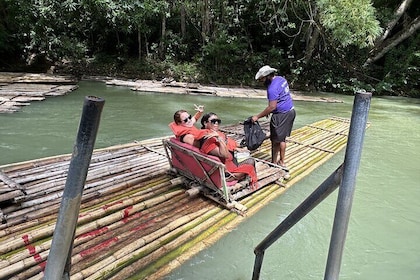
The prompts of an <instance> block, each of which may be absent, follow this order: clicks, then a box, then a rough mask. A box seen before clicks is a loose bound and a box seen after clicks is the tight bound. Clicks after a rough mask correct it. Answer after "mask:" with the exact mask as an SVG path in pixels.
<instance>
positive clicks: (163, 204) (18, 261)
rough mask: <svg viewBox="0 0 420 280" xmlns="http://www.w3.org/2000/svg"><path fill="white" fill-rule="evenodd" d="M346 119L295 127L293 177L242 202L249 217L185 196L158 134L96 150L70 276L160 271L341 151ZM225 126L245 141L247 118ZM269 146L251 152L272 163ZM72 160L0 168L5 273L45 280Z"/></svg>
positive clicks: (1, 273)
mask: <svg viewBox="0 0 420 280" xmlns="http://www.w3.org/2000/svg"><path fill="white" fill-rule="evenodd" d="M262 125H263V127H264V129H268V123H264V122H263V123H262ZM349 126H350V121H349V120H348V119H342V118H335V117H332V118H330V119H325V120H322V121H319V122H316V123H314V124H311V125H308V126H305V127H302V128H300V129H296V130H294V131H293V132H292V135H291V137H290V138H289V139H288V142H289V144H288V150H287V158H288V167H289V168H290V170H291V174H292V177H291V179H290V180H288V181H286V182H282V183H270V184H268V185H267V186H266V187H265V188H263V189H262V190H261V191H258V192H256V193H254V194H252V195H251V196H249V197H247V198H245V199H244V200H242V201H241V203H243V204H244V205H246V206H247V207H248V211H247V213H246V215H245V216H241V215H238V214H237V213H235V212H230V211H228V210H226V209H223V208H221V207H220V206H218V205H216V204H215V203H214V202H212V201H210V200H206V199H205V198H203V197H201V196H197V197H189V196H188V195H187V194H186V192H185V185H184V181H183V180H182V178H180V177H173V176H171V175H169V173H168V169H169V164H168V160H167V158H166V154H165V152H164V148H163V146H162V138H159V139H150V140H147V141H141V142H133V143H128V144H125V145H119V146H113V147H109V148H105V149H97V150H95V151H94V154H93V156H92V160H91V164H90V167H89V171H88V175H87V181H86V184H85V188H84V192H83V197H82V202H81V208H80V214H79V219H78V225H77V229H76V235H75V240H74V249H73V251H72V270H71V279H72V280H75V279H119V280H120V279H127V278H130V277H134V278H135V279H161V278H163V277H164V276H165V275H167V274H168V273H170V272H171V271H172V270H173V269H174V268H176V267H178V266H179V265H181V264H182V263H183V262H184V261H185V260H187V259H188V258H190V257H191V256H193V255H194V254H196V253H197V252H199V251H200V250H202V249H204V248H206V247H208V246H210V245H211V244H213V243H214V242H216V241H217V240H218V239H220V238H221V237H222V236H223V235H225V234H228V233H229V232H230V231H231V230H233V229H234V228H235V227H236V226H237V225H238V224H239V223H241V222H243V221H244V220H246V218H247V217H248V216H250V215H252V214H254V213H255V212H257V211H258V210H259V209H261V208H262V207H263V206H264V205H265V204H266V203H268V202H269V201H270V200H272V199H274V198H275V197H277V196H279V195H280V194H282V193H283V192H284V191H285V190H286V189H287V188H289V187H291V186H292V185H293V184H294V183H296V182H297V181H299V180H300V179H301V178H303V177H304V176H306V175H308V174H309V173H310V172H311V171H313V170H314V169H315V168H317V167H318V166H320V165H321V164H323V163H324V162H326V161H327V160H328V159H330V158H331V157H332V156H334V155H335V154H336V153H337V152H339V151H340V150H342V149H343V148H344V147H345V145H346V143H347V133H348V130H349ZM223 129H224V131H226V132H228V134H230V135H231V136H233V137H235V139H237V140H240V139H242V136H243V135H242V131H243V129H242V126H241V125H233V126H229V127H227V126H225V127H224V128H223ZM270 146H271V144H270V141H269V140H266V141H265V142H264V144H263V145H262V146H261V147H260V148H259V149H258V150H256V151H255V152H253V154H252V155H253V156H254V157H257V158H260V159H265V160H270V153H271V152H270ZM70 159H71V155H60V156H55V157H49V158H44V159H38V160H32V161H28V162H22V163H16V164H10V165H4V166H0V218H1V220H2V223H1V224H0V256H1V257H0V279H42V277H43V269H44V268H45V265H46V259H47V257H48V253H49V249H50V246H51V241H52V235H53V231H54V228H55V223H56V219H57V214H58V209H59V205H60V201H61V196H62V192H63V188H64V185H65V181H66V175H67V172H68V167H69V163H70ZM257 173H258V169H257ZM259 179H260V178H259ZM314 187H315V186H314Z"/></svg>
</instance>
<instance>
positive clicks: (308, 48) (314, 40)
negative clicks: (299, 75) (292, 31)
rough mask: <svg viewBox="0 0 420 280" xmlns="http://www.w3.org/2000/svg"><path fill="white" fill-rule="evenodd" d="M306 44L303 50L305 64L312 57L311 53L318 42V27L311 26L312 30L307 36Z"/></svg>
mask: <svg viewBox="0 0 420 280" xmlns="http://www.w3.org/2000/svg"><path fill="white" fill-rule="evenodd" d="M308 37H309V39H308V44H307V46H306V50H305V59H304V62H305V64H308V63H309V61H311V59H312V54H313V53H314V50H315V46H316V44H317V43H318V38H319V29H318V28H317V27H316V26H312V32H311V35H309V36H308Z"/></svg>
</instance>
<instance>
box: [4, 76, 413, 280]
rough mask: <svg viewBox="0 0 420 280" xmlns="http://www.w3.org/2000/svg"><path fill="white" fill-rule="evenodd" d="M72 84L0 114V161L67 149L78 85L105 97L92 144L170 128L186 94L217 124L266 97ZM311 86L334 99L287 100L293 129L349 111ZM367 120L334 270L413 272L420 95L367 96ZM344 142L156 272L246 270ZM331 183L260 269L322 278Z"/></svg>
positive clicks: (356, 274)
mask: <svg viewBox="0 0 420 280" xmlns="http://www.w3.org/2000/svg"><path fill="white" fill-rule="evenodd" d="M79 85H80V88H79V89H78V90H76V91H74V92H72V93H71V94H69V95H67V96H62V97H51V98H48V99H47V100H45V101H42V102H33V103H32V104H31V105H30V106H27V107H25V108H23V109H22V110H21V111H20V112H18V113H14V114H2V115H0V165H4V164H8V163H13V162H20V161H26V160H30V159H35V158H41V157H46V156H53V155H59V154H68V153H71V152H72V150H73V145H74V142H75V139H76V134H77V130H78V125H79V121H80V115H81V111H82V107H83V101H84V97H85V96H87V95H95V96H100V97H102V98H104V99H105V106H104V109H103V112H102V117H101V123H100V128H99V131H98V136H97V139H96V144H95V148H102V147H107V146H111V145H116V144H123V143H128V142H132V141H134V140H142V139H147V138H153V137H160V136H165V135H170V130H169V128H168V126H167V125H168V123H169V122H170V121H171V120H172V116H173V113H174V112H175V111H176V110H178V109H181V108H185V109H187V110H189V111H190V112H192V111H193V108H194V104H202V105H205V110H206V111H214V112H216V113H218V114H219V116H220V117H221V118H222V120H223V124H233V123H237V122H238V121H242V120H244V119H245V118H247V117H248V116H251V115H253V114H256V113H258V112H260V111H261V110H262V109H263V108H264V106H266V100H264V99H234V98H215V97H210V96H188V95H177V94H160V93H153V94H152V93H142V92H135V91H131V90H130V89H128V88H125V87H108V86H106V85H105V84H103V83H95V82H81V83H80V84H79ZM316 95H317V96H325V97H334V98H336V99H340V100H343V101H344V102H343V103H324V102H303V101H296V102H295V108H296V112H297V117H296V121H295V125H294V129H296V128H299V127H302V126H304V125H307V124H311V123H313V122H316V121H319V120H322V119H325V118H329V117H331V116H339V117H345V118H350V117H351V110H352V105H353V100H354V98H353V96H341V95H333V94H325V93H317V94H316ZM368 121H369V122H370V127H369V129H368V130H367V131H366V135H365V139H364V146H363V151H362V159H361V165H360V168H359V172H358V177H357V180H356V192H355V195H354V200H353V208H352V213H351V217H350V222H349V227H348V233H347V239H346V243H345V249H344V254H343V260H342V265H341V270H340V279H349V280H359V279H360V280H361V279H381V280H388V279H389V280H394V279H399V280H411V279H413V280H414V279H420V221H419V216H418V215H419V214H420V161H419V159H420V100H417V99H409V98H399V97H385V98H378V97H374V98H373V99H372V102H371V107H370V112H369V120H368ZM344 152H345V149H344V150H343V151H342V152H341V153H339V154H338V155H336V156H335V157H333V158H332V159H331V160H329V161H328V162H327V163H325V164H324V165H322V166H321V167H319V168H318V169H317V170H315V171H314V172H313V173H312V174H311V175H309V176H307V177H306V178H304V179H303V180H301V181H300V182H298V183H297V184H295V185H294V186H293V187H292V188H290V189H289V190H288V191H287V192H286V193H285V194H284V195H282V196H280V197H278V198H277V199H275V200H274V201H272V202H271V203H269V204H268V205H267V206H266V207H264V208H263V209H261V210H260V211H259V212H258V213H257V214H255V215H253V216H251V217H249V218H248V219H247V220H246V221H245V222H243V223H242V224H240V225H239V226H238V227H237V228H236V229H235V230H234V231H232V232H231V233H230V234H228V235H226V236H225V237H223V238H222V239H220V240H219V241H218V242H217V243H216V244H214V245H212V246H211V247H209V248H208V249H206V250H203V251H201V252H200V253H198V254H197V255H196V256H194V257H192V258H191V259H190V260H188V261H187V262H186V263H184V264H183V265H182V266H180V267H179V268H177V269H176V270H174V271H173V272H172V273H171V274H170V275H168V276H167V277H165V279H171V280H175V279H177V280H181V279H187V280H189V279H194V280H195V279H209V280H210V279H212V280H213V279H218V280H224V279H226V280H228V279H235V280H239V279H241V280H242V279H251V278H252V270H253V265H254V258H255V256H254V253H253V250H254V248H255V246H256V245H257V244H258V243H259V242H261V240H262V239H263V238H264V237H265V236H266V235H267V234H268V233H269V232H271V231H272V230H273V229H274V228H275V227H276V226H277V225H278V224H279V223H280V222H281V221H282V220H283V219H284V218H285V217H286V216H287V215H288V214H290V212H291V211H293V210H294V209H295V208H296V207H297V206H298V205H299V204H300V203H301V202H302V201H303V200H304V199H305V198H306V197H307V196H308V195H309V194H310V193H311V192H312V191H313V190H314V189H315V188H316V187H317V186H319V184H320V183H322V181H324V180H325V178H326V177H327V176H329V175H330V174H331V172H333V171H334V170H335V169H336V168H337V167H338V166H339V165H340V164H341V163H342V161H343V160H344ZM337 193H338V191H335V192H334V193H333V194H332V195H331V196H330V197H329V198H327V199H326V200H325V201H324V202H323V203H322V204H320V205H319V206H318V207H316V208H315V209H314V210H313V211H312V212H311V213H310V214H308V215H307V216H306V217H305V218H303V219H302V220H301V221H300V222H299V223H298V224H297V225H295V226H294V227H293V228H292V229H291V230H290V231H289V232H288V233H286V234H285V235H284V236H283V237H282V238H281V239H280V240H278V242H277V243H275V244H274V245H273V246H272V247H270V248H269V249H268V250H267V251H266V253H265V257H264V263H263V267H262V271H261V277H260V279H266V280H271V279H273V280H277V279H302V280H303V279H323V277H324V272H325V265H326V260H327V256H328V248H329V242H330V235H331V230H332V223H333V219H334V211H335V204H336V199H337Z"/></svg>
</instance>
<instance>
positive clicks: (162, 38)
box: [159, 13, 166, 59]
mask: <svg viewBox="0 0 420 280" xmlns="http://www.w3.org/2000/svg"><path fill="white" fill-rule="evenodd" d="M161 28H162V32H161V35H160V43H159V57H160V59H164V58H165V42H166V13H163V15H162V22H161Z"/></svg>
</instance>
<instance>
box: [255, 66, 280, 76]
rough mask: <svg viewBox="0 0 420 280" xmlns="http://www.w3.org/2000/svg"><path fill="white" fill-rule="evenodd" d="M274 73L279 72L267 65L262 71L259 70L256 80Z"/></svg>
mask: <svg viewBox="0 0 420 280" xmlns="http://www.w3.org/2000/svg"><path fill="white" fill-rule="evenodd" d="M273 72H277V69H275V68H271V67H270V66H268V65H265V66H263V67H261V68H260V70H258V72H257V74H255V80H258V79H260V78H262V77H265V76H268V75H270V74H271V73H273Z"/></svg>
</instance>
